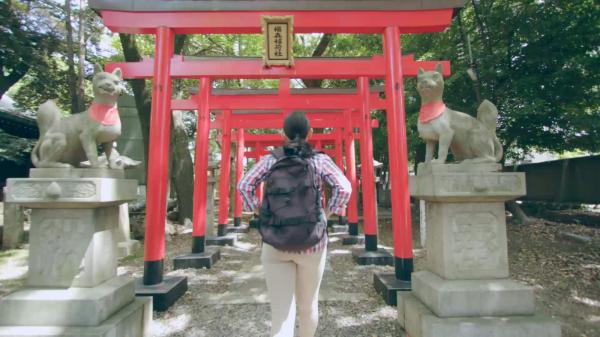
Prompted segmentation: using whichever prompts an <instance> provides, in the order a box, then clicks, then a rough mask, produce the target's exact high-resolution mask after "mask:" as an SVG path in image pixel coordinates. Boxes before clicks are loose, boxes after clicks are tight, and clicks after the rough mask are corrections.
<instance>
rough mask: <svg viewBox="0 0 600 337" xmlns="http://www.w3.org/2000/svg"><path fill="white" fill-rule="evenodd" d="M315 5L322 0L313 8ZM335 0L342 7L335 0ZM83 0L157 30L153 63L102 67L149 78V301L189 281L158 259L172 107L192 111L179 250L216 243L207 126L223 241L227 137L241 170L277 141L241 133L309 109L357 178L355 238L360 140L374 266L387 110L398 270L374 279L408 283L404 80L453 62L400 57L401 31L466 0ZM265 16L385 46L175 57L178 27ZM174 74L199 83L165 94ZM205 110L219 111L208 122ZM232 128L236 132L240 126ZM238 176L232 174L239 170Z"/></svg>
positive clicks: (120, 26)
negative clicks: (217, 155)
mask: <svg viewBox="0 0 600 337" xmlns="http://www.w3.org/2000/svg"><path fill="white" fill-rule="evenodd" d="M232 3H238V4H239V5H238V7H235V6H236V5H233V6H234V7H235V8H239V9H240V10H236V9H235V8H232V7H231V6H232ZM315 3H319V4H320V6H317V7H314V6H313V5H314V4H315ZM342 3H344V4H342ZM368 3H370V4H368ZM177 4H181V6H182V7H181V8H183V9H177V6H176V5H177ZM219 4H222V7H219V6H220V5H219ZM340 4H342V5H343V6H342V7H340ZM90 6H91V7H92V8H94V9H95V10H97V11H99V12H100V14H101V16H102V19H103V21H104V24H105V26H106V27H108V28H109V29H110V30H112V31H113V32H119V33H137V34H153V35H155V36H156V45H155V55H154V58H153V59H144V60H142V61H140V62H126V63H111V64H108V65H107V67H106V68H107V70H108V71H112V70H113V69H114V68H116V67H119V68H121V69H122V71H123V75H124V77H125V78H128V79H134V78H143V79H151V80H152V81H153V82H152V84H153V87H152V89H153V90H152V115H151V124H150V145H149V158H148V183H147V214H146V229H145V230H146V232H145V247H144V248H145V250H144V261H145V262H144V276H143V280H142V282H141V283H140V284H139V285H138V289H137V293H138V295H145V296H153V297H154V305H155V309H157V310H166V308H168V307H169V306H170V305H171V304H173V303H174V302H175V301H176V300H177V299H178V298H179V297H180V296H181V295H183V293H184V292H185V291H186V289H187V280H186V279H185V278H183V277H164V267H163V262H164V257H165V227H164V221H165V217H166V198H167V186H168V162H169V140H170V134H169V133H170V123H171V111H172V110H195V111H197V115H198V127H197V139H196V152H195V181H194V214H193V233H192V235H193V244H192V254H190V255H187V256H186V257H183V258H186V259H192V260H193V259H208V260H211V259H214V254H215V253H214V252H215V251H214V250H211V249H208V248H207V247H206V243H207V238H206V201H207V200H206V195H207V172H208V140H209V133H210V129H211V128H216V129H220V133H221V141H222V149H221V150H222V158H224V159H225V160H223V161H222V163H221V179H220V183H219V193H220V205H219V212H218V214H219V215H218V233H217V238H216V239H219V238H221V239H223V238H225V237H226V236H227V227H226V226H227V216H228V211H229V204H230V203H229V179H227V177H229V175H230V164H229V163H230V161H229V158H230V151H231V144H232V142H236V144H237V151H236V152H237V153H238V161H237V170H236V172H238V173H241V172H242V169H240V165H241V163H242V160H240V159H241V158H242V157H243V156H247V157H254V158H258V157H260V156H261V155H262V154H264V151H265V149H264V146H269V145H274V144H275V143H274V141H275V140H274V139H272V138H271V139H267V138H269V137H272V136H268V135H265V136H257V135H249V134H246V132H245V130H248V129H272V128H281V126H282V123H283V118H284V117H285V116H286V113H287V112H289V111H292V110H304V111H307V116H308V118H309V120H310V122H311V126H312V127H313V128H328V129H333V131H332V132H331V133H329V134H321V135H315V136H313V139H312V142H313V144H315V145H316V146H317V147H321V148H322V147H324V146H325V145H327V147H329V146H330V145H332V146H333V147H334V149H333V151H332V153H330V154H332V155H333V156H334V157H335V159H336V163H337V164H338V165H339V166H340V168H342V169H343V170H345V172H346V175H347V176H348V178H349V179H350V181H351V182H352V187H353V194H352V200H351V202H350V204H349V207H348V210H347V218H348V223H349V224H350V226H349V228H350V233H349V234H350V235H351V236H356V235H358V212H357V205H356V203H357V201H356V199H357V198H356V195H357V193H356V190H357V189H356V188H357V186H356V185H357V184H356V165H355V164H356V163H355V148H354V147H355V139H356V138H358V139H359V143H360V150H361V162H362V166H361V177H362V179H361V181H362V193H363V201H364V202H363V231H364V234H365V247H364V249H362V251H359V252H357V253H355V254H357V256H358V257H359V258H363V259H366V260H365V261H371V262H372V263H376V262H378V261H389V258H388V257H389V253H386V252H385V251H383V250H381V249H378V246H377V213H376V199H375V183H374V172H373V145H372V127H373V126H374V125H373V121H372V120H371V111H372V110H385V111H386V124H387V132H388V146H389V163H390V164H389V173H390V180H391V206H392V222H393V224H392V226H393V239H394V240H393V241H394V250H393V259H392V261H393V262H394V266H395V273H393V274H390V275H385V274H383V275H376V277H375V283H376V286H377V284H378V283H379V284H380V285H383V288H384V290H383V291H397V290H400V289H409V288H410V278H411V273H412V271H413V251H412V250H413V246H412V230H411V214H410V213H411V212H410V195H409V190H408V160H407V159H408V151H407V141H406V124H405V120H406V118H405V110H404V97H403V91H404V85H403V78H404V77H414V76H416V75H417V73H418V69H419V67H421V68H423V69H426V70H431V69H433V68H434V67H435V65H436V64H438V63H441V64H442V66H443V73H444V75H445V76H448V75H449V74H450V64H449V62H446V61H442V62H438V61H429V62H424V61H415V60H414V58H413V57H412V56H404V57H403V56H402V54H401V45H400V35H401V34H406V33H423V32H438V31H442V30H444V29H445V28H446V27H447V26H448V25H449V24H450V22H451V20H452V17H453V12H454V8H455V7H460V6H462V1H458V0H445V1H431V0H421V1H410V2H406V1H369V2H366V1H354V0H347V1H298V0H297V1H264V2H263V1H193V2H190V1H148V2H146V4H144V1H134V0H130V1H127V2H118V1H117V2H115V1H111V0H91V1H90ZM127 6H130V7H127ZM144 6H146V7H144ZM190 6H196V7H193V8H191V7H190ZM202 6H212V7H210V8H209V7H202ZM248 6H250V7H248ZM327 6H330V7H327ZM390 6H391V7H390ZM263 15H270V16H284V15H292V16H294V31H295V32H296V33H354V34H381V35H382V36H383V50H384V53H383V55H375V56H372V57H369V58H341V59H335V58H300V59H296V61H295V65H294V66H293V67H289V68H288V67H270V68H265V67H264V66H263V64H262V60H261V59H258V58H204V59H197V58H194V59H191V58H186V57H185V56H180V55H174V53H173V47H174V36H175V34H258V33H260V32H261V16H263ZM181 78H190V79H199V91H198V93H197V94H196V95H194V96H192V98H190V99H184V100H178V99H173V98H172V83H171V82H172V80H173V79H181ZM219 79H279V88H278V90H274V91H272V92H259V93H256V92H252V91H248V92H240V91H237V92H227V90H224V91H222V92H221V93H219V92H218V91H216V90H213V88H212V87H213V85H212V83H213V81H215V80H219ZM291 79H352V80H356V83H357V88H356V89H355V90H350V91H344V90H339V89H338V90H328V89H320V90H319V89H316V90H315V89H310V90H309V89H306V90H301V89H291V86H290V81H291ZM371 79H383V80H384V82H385V85H384V92H385V99H382V98H381V97H380V95H379V92H378V91H377V90H371V88H370V86H369V80H371ZM265 110H269V111H268V112H265ZM211 113H215V115H216V116H217V117H218V118H217V119H216V120H215V121H213V122H212V123H211V118H210V115H211ZM233 130H236V131H235V134H234V132H233ZM246 147H253V148H254V150H253V151H251V152H250V153H245V148H246ZM326 151H330V150H327V149H326ZM242 152H244V153H242ZM342 158H345V161H344V160H343V159H342ZM238 180H239V177H237V178H236V181H238ZM236 199H237V198H236ZM235 203H236V204H238V205H237V207H236V211H235V217H236V218H239V217H240V216H241V214H240V212H241V207H240V205H239V200H236V202H235ZM235 223H236V224H238V223H239V220H236V221H235ZM386 254H388V255H387V256H386Z"/></svg>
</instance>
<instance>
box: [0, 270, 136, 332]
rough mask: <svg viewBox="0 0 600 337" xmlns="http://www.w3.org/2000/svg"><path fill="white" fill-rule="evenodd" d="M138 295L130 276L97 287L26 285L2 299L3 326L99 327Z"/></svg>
mask: <svg viewBox="0 0 600 337" xmlns="http://www.w3.org/2000/svg"><path fill="white" fill-rule="evenodd" d="M134 296H135V282H134V281H133V280H130V279H129V278H126V277H115V278H113V279H112V280H109V281H106V282H104V283H103V284H101V285H99V286H97V287H94V288H67V289H52V288H25V289H21V290H18V291H16V292H14V293H12V294H10V295H8V296H6V297H4V298H2V299H1V300H0V326H2V325H38V326H39V325H45V326H97V325H99V324H101V323H102V322H104V321H105V320H106V319H108V318H109V317H110V316H111V315H112V314H113V313H115V312H117V311H118V310H119V309H121V308H122V307H124V306H125V305H127V304H128V303H131V302H132V301H133V299H134Z"/></svg>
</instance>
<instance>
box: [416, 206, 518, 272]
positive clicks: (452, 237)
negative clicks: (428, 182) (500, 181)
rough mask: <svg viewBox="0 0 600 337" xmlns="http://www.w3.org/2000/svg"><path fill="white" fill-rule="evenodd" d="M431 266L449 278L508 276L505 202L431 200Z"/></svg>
mask: <svg viewBox="0 0 600 337" xmlns="http://www.w3.org/2000/svg"><path fill="white" fill-rule="evenodd" d="M426 214H427V241H426V249H427V269H428V270H430V271H432V272H434V273H436V274H438V275H440V276H441V277H442V278H445V279H463V280H469V279H493V278H508V250H507V243H506V219H505V217H506V216H505V213H504V203H500V202H492V203H443V202H428V203H427V206H426Z"/></svg>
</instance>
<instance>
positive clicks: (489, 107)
mask: <svg viewBox="0 0 600 337" xmlns="http://www.w3.org/2000/svg"><path fill="white" fill-rule="evenodd" d="M477 119H478V120H479V122H481V124H483V126H484V127H485V128H486V129H487V130H488V131H489V132H490V133H491V134H492V135H493V136H494V148H495V151H494V157H495V159H496V162H499V161H500V160H502V156H503V155H504V150H503V149H502V144H500V141H499V140H498V137H496V125H497V119H498V108H496V106H495V105H494V104H493V103H492V102H490V101H488V100H487V99H486V100H484V101H483V102H482V103H481V105H479V108H477Z"/></svg>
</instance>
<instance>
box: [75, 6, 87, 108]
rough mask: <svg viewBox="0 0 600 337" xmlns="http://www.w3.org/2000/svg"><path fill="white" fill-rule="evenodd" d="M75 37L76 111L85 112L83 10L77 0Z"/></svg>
mask: <svg viewBox="0 0 600 337" xmlns="http://www.w3.org/2000/svg"><path fill="white" fill-rule="evenodd" d="M77 37H78V40H79V43H78V50H79V53H78V57H77V59H78V61H79V64H78V65H79V67H78V69H77V102H78V109H77V111H84V110H85V79H84V77H85V54H86V44H85V10H84V1H83V0H79V29H78V31H77Z"/></svg>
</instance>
